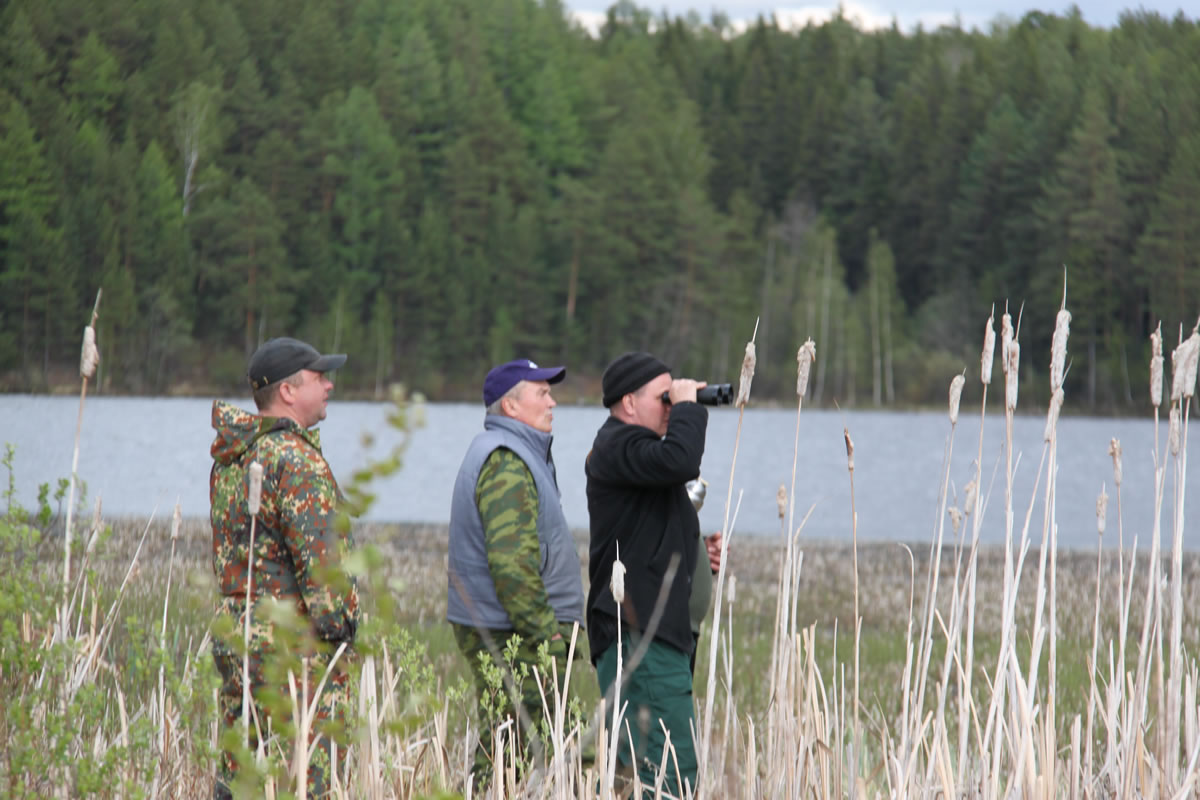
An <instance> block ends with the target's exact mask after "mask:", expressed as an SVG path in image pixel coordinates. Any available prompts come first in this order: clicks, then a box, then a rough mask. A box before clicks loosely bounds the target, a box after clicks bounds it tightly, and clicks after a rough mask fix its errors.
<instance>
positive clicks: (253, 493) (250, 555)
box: [242, 461, 263, 746]
mask: <svg viewBox="0 0 1200 800" xmlns="http://www.w3.org/2000/svg"><path fill="white" fill-rule="evenodd" d="M249 474H250V488H249V491H248V492H247V495H246V511H247V513H249V515H250V544H249V546H248V547H247V548H246V608H245V610H244V612H243V613H244V614H245V616H246V620H245V629H244V631H243V634H242V636H243V641H242V645H243V651H242V737H243V740H244V741H245V742H246V745H247V746H249V745H250V710H251V698H250V619H251V617H252V616H253V609H254V529H255V527H256V525H257V524H258V511H259V509H260V508H261V506H262V479H263V468H262V464H260V463H258V462H257V461H251V462H250V470H249Z"/></svg>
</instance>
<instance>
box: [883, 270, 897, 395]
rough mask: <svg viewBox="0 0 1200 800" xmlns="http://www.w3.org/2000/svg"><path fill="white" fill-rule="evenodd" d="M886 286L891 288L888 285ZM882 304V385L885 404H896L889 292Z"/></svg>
mask: <svg viewBox="0 0 1200 800" xmlns="http://www.w3.org/2000/svg"><path fill="white" fill-rule="evenodd" d="M888 288H891V287H890V285H889V287H888ZM884 299H885V302H884V304H883V386H884V389H885V390H886V392H887V395H886V396H887V404H888V405H889V406H893V405H895V404H896V376H895V373H894V372H893V371H892V298H891V292H889V293H888V296H887V297H886V298H884Z"/></svg>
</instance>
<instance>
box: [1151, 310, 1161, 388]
mask: <svg viewBox="0 0 1200 800" xmlns="http://www.w3.org/2000/svg"><path fill="white" fill-rule="evenodd" d="M1162 383H1163V349H1162V323H1161V322H1160V323H1158V328H1157V329H1156V330H1154V331H1153V332H1152V333H1151V334H1150V404H1151V405H1152V406H1154V407H1155V408H1158V407H1159V405H1160V404H1161V403H1162Z"/></svg>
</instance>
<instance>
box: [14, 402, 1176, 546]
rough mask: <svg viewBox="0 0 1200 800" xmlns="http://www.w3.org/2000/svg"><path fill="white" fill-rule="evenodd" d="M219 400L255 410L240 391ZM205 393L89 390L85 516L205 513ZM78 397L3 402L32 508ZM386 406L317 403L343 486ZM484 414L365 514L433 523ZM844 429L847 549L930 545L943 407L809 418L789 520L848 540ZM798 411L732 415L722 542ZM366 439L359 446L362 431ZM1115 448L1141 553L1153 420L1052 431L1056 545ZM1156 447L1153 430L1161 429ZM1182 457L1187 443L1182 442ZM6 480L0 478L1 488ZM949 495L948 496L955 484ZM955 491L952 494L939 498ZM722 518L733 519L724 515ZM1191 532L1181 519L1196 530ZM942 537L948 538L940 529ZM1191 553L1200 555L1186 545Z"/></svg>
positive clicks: (458, 419) (787, 442)
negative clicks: (873, 544)
mask: <svg viewBox="0 0 1200 800" xmlns="http://www.w3.org/2000/svg"><path fill="white" fill-rule="evenodd" d="M230 400H231V402H234V403H236V404H238V405H241V406H242V407H245V408H252V407H253V406H252V403H251V401H250V400H249V398H242V399H237V398H230ZM211 405H212V400H211V399H204V398H128V397H120V398H110V397H89V398H88V401H87V405H86V408H85V411H84V420H83V438H82V443H81V450H80V457H79V475H80V477H81V478H82V479H83V480H84V481H86V483H87V490H88V496H89V508H90V507H91V504H92V502H93V501H94V498H95V497H96V495H97V494H100V495H102V497H103V502H104V513H105V515H106V516H109V517H112V516H114V515H145V514H149V513H150V512H151V511H153V510H154V509H155V508H156V507H157V509H158V514H159V515H160V517H164V518H165V517H166V516H169V515H170V513H171V509H172V508H173V506H174V504H175V502H176V500H177V499H178V501H179V502H180V504H181V505H182V507H183V513H184V515H186V516H198V517H203V516H207V514H208V473H209V467H210V466H211V459H210V457H209V445H210V444H211V442H212V438H213V432H212V429H211V428H210V409H211ZM78 409H79V399H78V397H74V398H71V397H44V396H30V395H4V396H0V420H2V422H0V443H11V444H13V445H15V447H16V463H15V482H16V490H17V496H18V498H19V499H20V501H21V502H22V503H23V504H24V505H26V506H32V505H33V503H34V500H35V499H36V496H37V486H38V484H40V483H43V482H47V481H49V482H54V481H55V480H57V479H58V478H60V477H65V476H67V475H68V474H69V473H70V469H71V453H72V447H73V443H74V434H75V421H76V416H77V414H78ZM387 410H388V407H387V406H386V405H385V404H379V403H359V402H339V401H337V400H336V399H335V400H334V401H333V402H331V404H330V406H329V418H328V419H327V420H326V421H325V422H323V423H322V425H321V435H322V439H323V443H324V448H325V453H326V456H327V458H328V459H329V462H330V464H331V465H332V467H333V470H334V472H335V474H337V475H338V476H339V478H340V479H341V480H343V481H347V480H349V477H350V474H351V472H352V471H353V470H354V469H356V468H357V467H360V466H363V465H364V464H366V463H367V462H368V460H369V459H371V458H372V455H373V454H374V455H375V456H381V455H383V454H384V453H386V452H388V451H390V449H391V447H392V446H393V445H394V444H395V443H396V442H398V441H399V435H398V434H397V433H396V432H394V431H393V430H392V429H391V428H389V427H388V426H387V424H386V423H385V421H384V420H385V417H386V414H387ZM977 414H978V412H977V410H976V414H975V415H972V414H971V413H970V412H969V411H967V409H966V408H964V411H963V414H962V416H961V417H960V419H959V424H958V430H957V433H956V434H955V439H954V453H953V459H952V463H951V469H950V477H951V481H952V483H953V485H954V486H955V487H957V488H958V491H959V492H960V493H961V492H962V491H963V487H965V486H966V484H967V482H968V481H970V480H971V478H972V477H973V471H974V468H973V466H972V464H973V461H974V459H975V458H976V455H977V453H978V448H979V418H978V415H977ZM605 415H606V412H605V410H604V409H603V408H600V407H599V406H596V407H583V406H578V407H576V406H559V407H558V408H557V409H556V410H555V420H554V434H555V439H554V457H555V462H556V464H557V466H558V479H559V484H560V487H561V490H562V496H563V508H564V510H565V512H566V515H567V519H568V520H569V522H570V523H571V525H573V526H576V527H580V528H586V527H587V522H588V519H587V501H586V497H585V493H584V475H583V460H584V457H585V455H586V454H587V451H588V448H589V447H590V446H591V442H592V439H593V437H594V435H595V432H596V429H597V428H599V426H600V424H601V423H602V422H603V421H604V418H605ZM482 421H483V409H482V407H480V406H476V405H465V404H431V405H428V406H427V407H426V410H425V426H424V427H423V428H420V429H418V430H416V431H414V432H413V433H412V435H411V439H410V442H409V447H408V450H407V453H406V455H405V458H404V467H403V469H402V470H401V471H400V472H399V473H397V474H396V475H394V476H393V477H391V478H390V479H388V480H387V481H386V482H381V483H379V484H377V485H376V486H375V487H374V491H375V493H376V494H377V495H378V500H377V502H376V503H375V505H374V506H373V507H372V509H371V511H370V513H369V514H368V518H369V519H373V520H380V521H404V522H445V521H446V520H447V519H448V517H449V508H450V493H451V488H452V486H453V483H454V476H455V473H456V472H457V469H458V464H459V461H460V460H461V458H462V455H463V453H464V452H465V451H466V448H467V444H468V443H469V442H470V440H471V438H472V437H473V436H474V435H475V433H476V432H477V431H479V430H480V429H481V428H482ZM737 422H738V412H737V410H736V409H732V408H719V409H713V410H711V413H710V416H709V427H708V439H707V446H706V449H705V453H704V463H703V475H704V477H705V478H706V479H707V480H708V481H709V484H710V486H709V492H708V500H707V502H706V504H705V506H704V508H703V509H702V511H701V513H700V521H701V525H702V527H703V528H704V529H705V530H707V531H712V530H717V529H719V528H721V526H722V521H723V519H724V510H725V498H726V493H727V491H728V487H729V472H730V464H731V459H732V456H733V446H734V441H735V436H736V431H737ZM843 423H844V424H845V425H846V426H847V427H848V428H849V430H850V435H851V437H852V438H853V440H854V444H855V472H854V498H855V502H856V507H857V510H858V535H859V539H860V540H863V541H865V540H890V541H907V542H913V541H916V542H927V541H929V540H930V538H931V536H932V534H933V532H934V530H935V525H936V523H937V517H938V491H939V488H940V486H941V481H942V474H943V469H944V466H943V465H944V458H945V453H946V445H947V437H948V434H949V431H950V425H949V422H948V420H947V418H946V414H945V413H941V412H912V413H902V412H884V411H849V412H844V413H839V412H837V411H833V410H815V411H810V410H805V411H804V413H803V415H802V417H801V421H800V449H799V459H798V462H797V465H796V508H797V510H796V525H799V521H800V519H801V518H802V517H803V515H804V513H805V512H806V511H807V510H808V509H809V507H814V510H813V512H812V515H811V517H810V518H809V521H808V523H807V525H806V527H805V530H804V534H803V535H805V536H811V537H817V538H823V539H835V540H843V541H848V540H849V539H850V537H851V502H850V479H849V475H848V473H847V469H846V453H845V446H844V444H843V438H842V426H843ZM1044 424H1045V422H1044V419H1043V418H1041V417H1037V418H1034V417H1028V418H1018V419H1017V420H1016V424H1015V432H1014V438H1015V445H1014V449H1015V451H1016V453H1017V455H1018V456H1019V458H1020V460H1019V465H1018V471H1017V480H1016V488H1015V491H1014V508H1015V513H1016V519H1017V523H1016V524H1017V526H1018V527H1017V530H1018V532H1019V527H1020V525H1021V523H1022V521H1023V519H1024V515H1025V512H1026V509H1027V508H1028V507H1029V504H1030V498H1031V495H1032V493H1033V484H1034V477H1035V473H1036V472H1037V470H1038V463H1039V461H1040V460H1041V457H1042V449H1043V448H1042V429H1043V426H1044ZM795 433H796V412H795V409H791V410H786V409H756V408H751V409H748V410H747V411H746V414H745V419H744V421H743V423H742V434H741V445H740V449H739V453H738V462H737V467H736V472H735V479H734V481H733V504H736V502H737V496H738V493H739V492H741V493H742V501H741V508H740V511H739V512H738V515H737V519H736V524H735V525H734V526H733V530H734V535H735V536H737V535H739V534H759V535H775V536H778V535H779V534H780V521H779V518H778V515H777V511H776V501H775V495H776V491H777V490H778V488H779V486H780V484H787V483H789V481H790V479H791V471H792V454H793V441H794V437H795ZM365 434H371V435H373V436H374V437H375V444H374V446H373V447H367V446H365V445H364V443H363V439H364V435H365ZM1114 436H1115V437H1117V438H1119V439H1120V440H1121V442H1122V445H1123V448H1124V452H1125V458H1124V485H1123V487H1122V491H1123V496H1122V502H1123V506H1124V521H1125V526H1124V527H1125V533H1124V535H1125V544H1126V546H1129V545H1130V544H1131V542H1132V541H1133V537H1134V536H1135V535H1136V536H1137V538H1138V543H1139V547H1142V548H1145V547H1148V546H1149V541H1150V531H1151V529H1152V524H1153V507H1154V493H1153V456H1154V425H1153V422H1152V421H1151V420H1136V419H1096V418H1076V417H1064V418H1063V419H1062V420H1061V421H1060V422H1059V445H1058V462H1059V471H1058V494H1057V519H1058V524H1059V542H1060V545H1061V546H1063V547H1085V548H1094V547H1095V546H1096V497H1097V495H1098V494H1099V493H1100V490H1101V486H1102V485H1104V484H1106V485H1107V487H1108V493H1109V494H1110V495H1112V499H1111V500H1110V503H1109V514H1108V519H1109V522H1108V530H1107V533H1106V534H1105V544H1106V546H1113V547H1115V546H1116V544H1117V532H1118V526H1117V503H1116V492H1115V489H1114V486H1113V472H1112V461H1111V459H1110V458H1109V456H1108V452H1107V451H1108V445H1109V439H1110V438H1111V437H1114ZM1159 437H1160V442H1161V443H1160V447H1162V448H1164V449H1165V446H1166V445H1165V438H1166V424H1165V422H1164V423H1163V424H1162V425H1161V427H1160V429H1159ZM1191 449H1195V448H1194V447H1193V448H1191ZM1003 459H1004V419H1003V417H1002V416H1000V415H993V416H989V417H988V419H987V420H986V423H985V427H984V436H983V485H984V489H985V491H984V500H985V502H987V503H988V506H987V508H986V509H985V513H984V526H983V534H982V538H983V540H984V541H986V542H991V543H1001V542H1003V541H1004V513H1003V510H1004V463H1003ZM1170 476H1171V471H1169V472H1168V483H1167V489H1166V496H1165V501H1164V507H1165V508H1166V509H1169V508H1170V504H1171V502H1172V498H1173V497H1174V485H1173V483H1172V479H1171V477H1170ZM6 478H7V476H4V475H0V480H4V479H6ZM1044 488H1045V477H1044V476H1043V479H1042V485H1041V488H1040V489H1039V490H1038V497H1037V498H1036V500H1035V501H1034V511H1033V521H1032V523H1031V526H1030V529H1031V535H1032V536H1033V537H1034V539H1035V544H1036V543H1037V542H1040V538H1041V530H1042V502H1041V496H1042V494H1043V493H1044ZM1187 488H1188V489H1189V490H1190V492H1189V493H1190V495H1191V497H1192V498H1193V500H1192V502H1193V503H1196V502H1200V500H1198V499H1197V498H1200V494H1198V492H1200V465H1197V467H1193V469H1192V470H1191V471H1190V474H1189V476H1188V487H1187ZM952 492H953V490H952ZM953 497H954V495H953V493H952V494H951V498H952V499H953ZM732 513H733V512H732V509H731V511H730V514H731V515H732ZM1192 527H1194V526H1192ZM1163 528H1164V531H1165V534H1164V546H1165V547H1168V548H1169V547H1170V531H1171V526H1170V512H1169V511H1166V512H1165V513H1164V518H1163ZM946 535H947V539H948V540H949V539H950V536H951V534H950V528H949V525H948V524H947V534H946ZM1185 544H1186V546H1188V547H1189V548H1196V547H1200V541H1198V540H1197V539H1196V537H1194V536H1192V537H1186V536H1185Z"/></svg>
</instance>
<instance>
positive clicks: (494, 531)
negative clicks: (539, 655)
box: [475, 447, 558, 642]
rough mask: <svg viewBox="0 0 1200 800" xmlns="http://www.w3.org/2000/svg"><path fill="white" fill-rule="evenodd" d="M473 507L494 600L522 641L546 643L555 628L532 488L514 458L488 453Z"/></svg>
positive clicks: (504, 452)
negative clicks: (544, 580)
mask: <svg viewBox="0 0 1200 800" xmlns="http://www.w3.org/2000/svg"><path fill="white" fill-rule="evenodd" d="M475 504H476V505H477V506H478V507H479V516H480V518H481V519H482V520H483V536H484V545H485V546H486V548H487V559H488V571H489V572H491V574H492V582H493V583H494V584H495V585H496V598H497V599H498V600H499V601H500V605H502V606H504V610H505V611H507V612H508V618H509V620H510V621H511V622H512V628H513V630H514V631H516V632H517V633H518V634H520V636H521V638H522V639H524V640H525V641H533V642H542V641H546V640H547V639H549V638H550V637H551V636H553V635H554V634H555V633H556V632H557V631H558V623H557V621H556V620H555V618H554V609H553V608H551V607H550V600H549V599H548V598H547V596H546V586H545V584H544V583H542V551H541V546H540V543H539V540H538V530H537V520H538V492H537V484H536V483H535V482H534V480H533V474H532V473H531V472H530V471H529V468H528V467H526V466H525V462H524V461H522V460H521V459H520V457H519V456H517V454H516V453H514V452H513V451H511V450H508V449H506V448H503V447H500V448H497V449H496V450H493V451H492V454H491V455H490V456H488V458H487V461H485V462H484V463H483V468H482V469H480V471H479V479H478V480H477V481H476V483H475Z"/></svg>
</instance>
